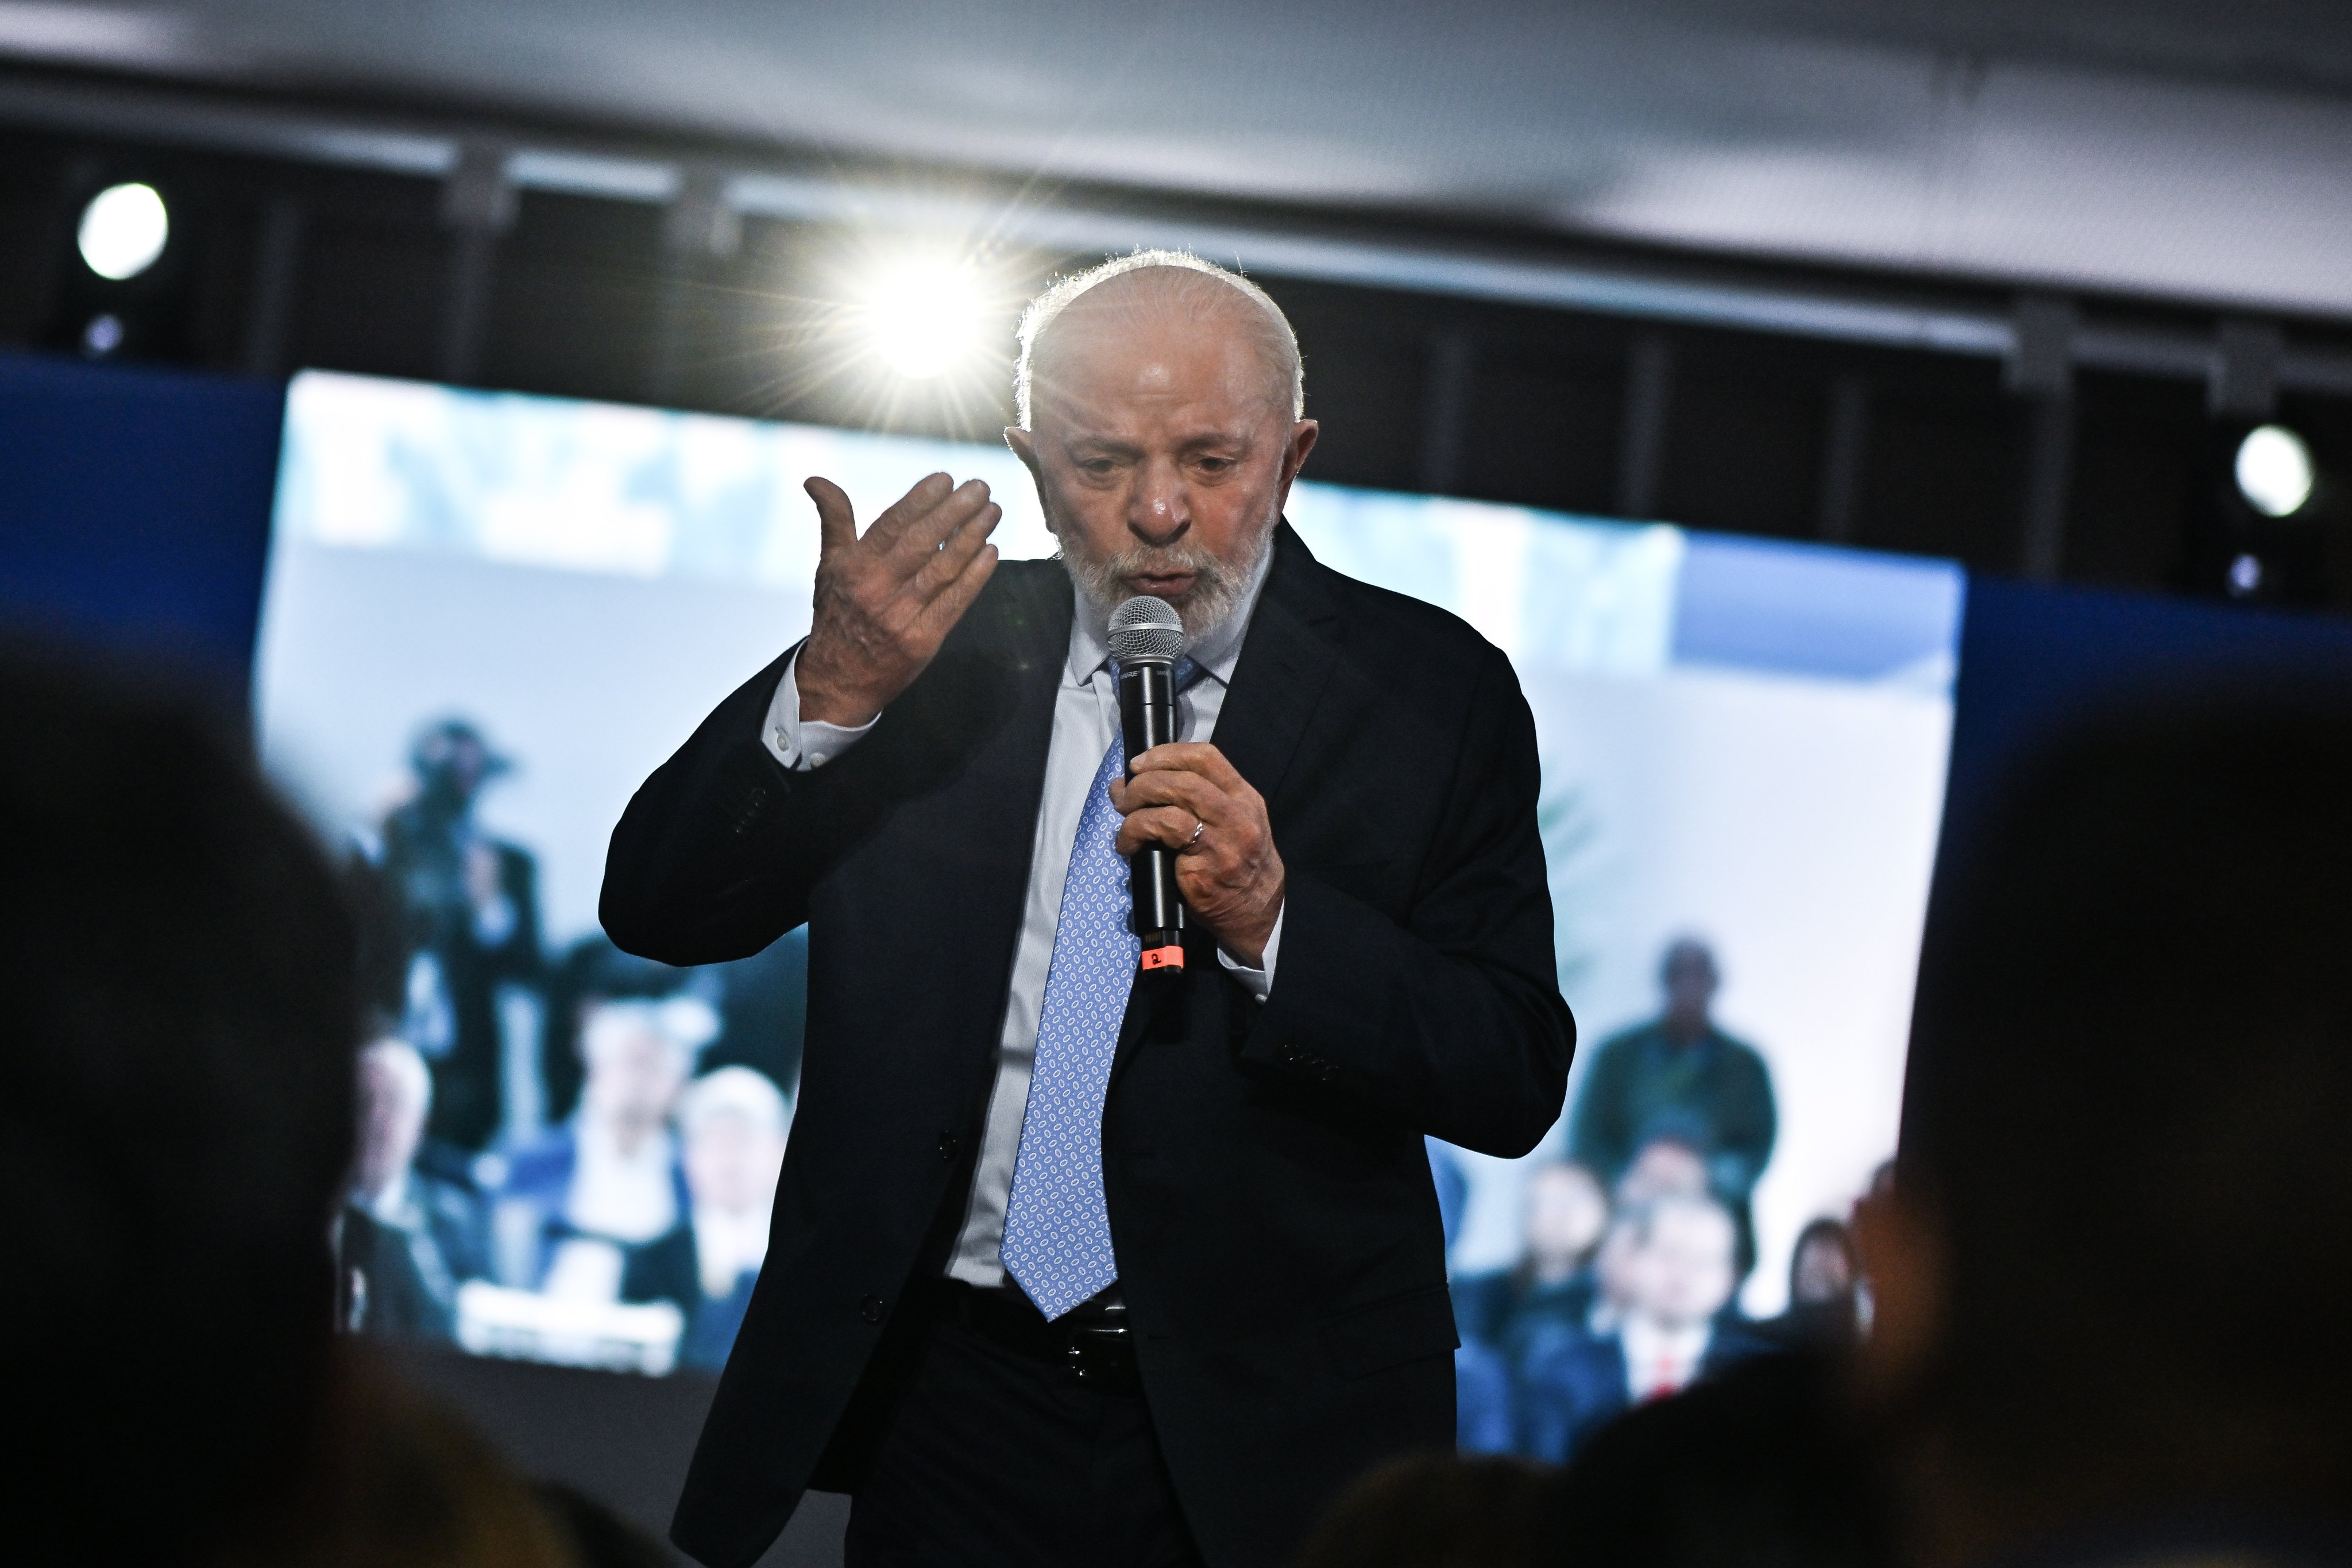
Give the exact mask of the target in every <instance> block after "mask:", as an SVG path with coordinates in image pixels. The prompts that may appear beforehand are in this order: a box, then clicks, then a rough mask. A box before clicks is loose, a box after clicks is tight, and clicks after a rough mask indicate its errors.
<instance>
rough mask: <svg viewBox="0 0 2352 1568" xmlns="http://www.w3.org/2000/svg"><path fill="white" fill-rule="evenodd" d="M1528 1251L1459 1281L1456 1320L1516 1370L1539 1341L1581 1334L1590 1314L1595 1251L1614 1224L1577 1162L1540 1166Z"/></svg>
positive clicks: (1531, 1191) (1531, 1198) (1530, 1194)
mask: <svg viewBox="0 0 2352 1568" xmlns="http://www.w3.org/2000/svg"><path fill="white" fill-rule="evenodd" d="M1525 1205H1526V1206H1525V1215H1526V1218H1525V1225H1526V1241H1527V1251H1526V1254H1525V1255H1524V1256H1523V1257H1522V1258H1520V1260H1519V1261H1518V1262H1517V1264H1516V1265H1514V1266H1513V1267H1511V1268H1501V1269H1496V1270H1495V1271H1494V1272H1492V1273H1487V1274H1473V1275H1469V1276H1466V1277H1465V1278H1463V1279H1457V1280H1455V1281H1454V1324H1455V1326H1456V1327H1457V1328H1459V1329H1460V1330H1461V1332H1462V1337H1463V1338H1464V1339H1465V1340H1475V1341H1476V1342H1479V1343H1481V1344H1484V1345H1487V1346H1490V1347H1492V1348H1493V1349H1495V1350H1496V1351H1497V1352H1500V1353H1501V1354H1502V1356H1503V1358H1504V1360H1505V1361H1506V1363H1507V1364H1508V1365H1510V1366H1512V1367H1514V1368H1516V1367H1517V1366H1518V1365H1519V1364H1520V1363H1522V1362H1523V1361H1524V1359H1525V1357H1526V1354H1527V1352H1528V1348H1529V1346H1530V1345H1531V1344H1533V1343H1535V1342H1538V1341H1542V1340H1549V1339H1552V1338H1557V1337H1560V1336H1563V1335H1567V1334H1571V1333H1580V1332H1582V1331H1583V1330H1584V1327H1585V1321H1586V1320H1587V1319H1588V1318H1589V1317H1590V1316H1591V1312H1592V1305H1593V1299H1594V1290H1595V1286H1594V1282H1593V1275H1592V1258H1593V1254H1594V1253H1595V1252H1596V1251H1597V1250H1599V1248H1600V1246H1601V1237H1602V1236H1604V1235H1605V1234H1607V1232H1608V1229H1609V1199H1608V1197H1607V1196H1606V1195H1605V1194H1603V1193H1602V1192H1601V1184H1600V1182H1599V1181H1597V1180H1595V1179H1594V1177H1593V1174H1592V1173H1591V1171H1588V1170H1586V1169H1585V1168H1584V1167H1583V1166H1581V1165H1580V1164H1577V1163H1574V1162H1573V1161H1569V1160H1560V1161H1554V1162H1551V1163H1546V1164H1542V1165H1538V1166H1537V1167H1536V1168H1535V1169H1534V1170H1533V1171H1531V1172H1529V1173H1528V1184H1527V1193H1526V1195H1525Z"/></svg>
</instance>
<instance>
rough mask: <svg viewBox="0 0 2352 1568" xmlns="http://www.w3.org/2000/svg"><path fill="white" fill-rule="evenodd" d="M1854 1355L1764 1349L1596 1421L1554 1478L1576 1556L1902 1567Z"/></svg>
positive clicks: (1675, 1566) (1676, 1562)
mask: <svg viewBox="0 0 2352 1568" xmlns="http://www.w3.org/2000/svg"><path fill="white" fill-rule="evenodd" d="M1847 1384H1848V1368H1847V1367H1846V1365H1845V1364H1844V1362H1843V1358H1842V1357H1839V1356H1836V1355H1833V1354H1832V1353H1829V1352H1822V1351H1817V1350H1809V1351H1801V1352H1790V1353H1785V1354H1776V1355H1759V1356H1751V1357H1749V1358H1748V1359H1746V1360H1743V1361H1740V1362H1738V1363H1737V1364H1735V1365H1732V1366H1730V1367H1727V1368H1726V1369H1725V1370H1724V1371H1722V1372H1721V1373H1717V1374H1715V1375H1712V1376H1710V1377H1708V1378H1706V1380H1705V1381H1703V1382H1700V1383H1697V1384H1693V1385H1692V1386H1691V1387H1690V1388H1689V1389H1687V1390H1685V1392H1684V1393H1683V1394H1681V1395H1679V1396H1678V1397H1676V1398H1673V1399H1661V1400H1656V1401H1654V1402H1652V1403H1650V1404H1648V1405H1642V1406H1640V1407H1639V1408H1637V1409H1633V1410H1631V1411H1628V1412H1626V1413H1625V1414H1624V1415H1622V1416H1620V1417H1618V1418H1617V1419H1616V1420H1615V1421H1613V1422H1612V1423H1610V1425H1609V1426H1607V1427H1605V1428H1604V1429H1602V1430H1601V1431H1600V1432H1598V1433H1596V1434H1595V1435H1594V1436H1593V1437H1592V1439H1591V1442H1589V1443H1587V1444H1586V1445H1585V1447H1583V1448H1582V1449H1581V1450H1580V1451H1579V1452H1578V1454H1577V1455H1576V1457H1575V1458H1574V1459H1573V1460H1572V1461H1571V1462H1570V1465H1569V1468H1568V1471H1567V1473H1566V1474H1565V1475H1564V1476H1562V1477H1561V1478H1560V1479H1559V1481H1558V1482H1557V1483H1556V1485H1555V1487H1554V1488H1553V1489H1552V1498H1551V1502H1552V1506H1551V1508H1550V1509H1549V1510H1548V1512H1547V1515H1546V1519H1545V1525H1546V1529H1547V1539H1546V1542H1545V1557H1544V1561H1545V1562H1546V1563H1549V1564H1556V1565H1565V1568H1587V1565H1590V1568H1899V1565H1900V1564H1901V1562H1902V1560H1901V1558H1900V1557H1899V1556H1898V1555H1897V1553H1896V1551H1895V1542H1894V1539H1893V1533H1892V1531H1891V1529H1890V1527H1889V1520H1888V1506H1887V1494H1886V1488H1885V1477H1884V1475H1883V1474H1882V1473H1881V1470H1880V1467H1879V1463H1878V1458H1877V1456H1876V1455H1875V1453H1874V1451H1873V1447H1872V1444H1871V1440H1870V1436H1869V1434H1868V1433H1867V1432H1866V1430H1864V1428H1863V1426H1861V1425H1860V1424H1859V1423H1858V1422H1856V1420H1855V1419H1854V1412H1853V1404H1852V1400H1851V1398H1850V1397H1849V1394H1848V1387H1847Z"/></svg>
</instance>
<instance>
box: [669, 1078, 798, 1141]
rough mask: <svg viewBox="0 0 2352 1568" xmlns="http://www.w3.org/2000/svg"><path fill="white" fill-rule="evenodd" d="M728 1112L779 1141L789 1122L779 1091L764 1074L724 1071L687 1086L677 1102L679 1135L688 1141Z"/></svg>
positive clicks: (781, 1094) (782, 1097)
mask: <svg viewBox="0 0 2352 1568" xmlns="http://www.w3.org/2000/svg"><path fill="white" fill-rule="evenodd" d="M729 1111H732V1112H734V1113H735V1114H736V1115H739V1116H742V1117H745V1118H748V1119H749V1120H750V1121H751V1124H752V1125H753V1126H755V1127H757V1128H759V1129H760V1130H761V1131H764V1132H772V1133H773V1134H775V1135H776V1136H777V1137H779V1138H782V1136H783V1135H784V1128H785V1125H786V1124H787V1123H788V1122H789V1121H791V1120H792V1118H791V1113H790V1112H789V1111H788V1110H786V1109H785V1107H784V1096H783V1093H782V1090H780V1089H777V1088H776V1086H775V1085H774V1084H773V1083H771V1082H770V1081H769V1080H768V1075H767V1074H766V1073H763V1072H761V1071H759V1070H758V1069H757V1068H745V1067H726V1068H716V1069H714V1070H713V1071H710V1072H707V1073H705V1074H703V1075H702V1076H701V1077H700V1078H698V1079H695V1080H694V1081H693V1082H692V1083H690V1084H688V1085H687V1086H686V1092H685V1093H684V1094H683V1095H680V1096H679V1097H678V1101H677V1128H678V1131H680V1132H682V1133H684V1134H685V1135H686V1136H687V1137H688V1138H691V1137H693V1136H694V1135H695V1133H696V1132H697V1131H698V1130H699V1129H700V1128H701V1126H702V1124H703V1123H704V1122H706V1121H709V1120H710V1119H711V1118H712V1117H714V1116H722V1115H725V1114H726V1113H728V1112H729Z"/></svg>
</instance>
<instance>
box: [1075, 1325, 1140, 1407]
mask: <svg viewBox="0 0 2352 1568" xmlns="http://www.w3.org/2000/svg"><path fill="white" fill-rule="evenodd" d="M1065 1332H1066V1334H1067V1335H1068V1338H1067V1339H1066V1340H1065V1341H1064V1342H1063V1343H1064V1346H1065V1349H1064V1351H1063V1363H1062V1364H1063V1368H1064V1370H1066V1372H1067V1373H1069V1374H1070V1381H1071V1382H1073V1383H1075V1384H1077V1385H1078V1386H1079V1387H1081V1388H1097V1389H1103V1390H1106V1391H1108V1390H1112V1389H1121V1388H1132V1387H1133V1386H1134V1384H1135V1351H1134V1344H1135V1342H1134V1340H1133V1339H1132V1338H1131V1337H1130V1336H1129V1330H1128V1329H1127V1327H1126V1325H1124V1324H1120V1325H1118V1326H1117V1327H1104V1328H1076V1327H1073V1328H1070V1329H1068V1330H1066V1331H1065Z"/></svg>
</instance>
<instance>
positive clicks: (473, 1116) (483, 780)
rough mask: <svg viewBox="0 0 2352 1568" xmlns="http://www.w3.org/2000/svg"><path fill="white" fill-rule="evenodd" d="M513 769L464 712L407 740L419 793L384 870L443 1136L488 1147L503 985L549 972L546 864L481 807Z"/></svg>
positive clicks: (404, 812)
mask: <svg viewBox="0 0 2352 1568" xmlns="http://www.w3.org/2000/svg"><path fill="white" fill-rule="evenodd" d="M512 766H513V764H512V763H509V762H508V761H507V759H505V758H504V757H501V756H499V755H498V754H497V753H496V752H492V751H491V750H490V747H489V743H488V742H487V741H485V740H484V739H483V738H482V733H481V731H479V730H477V729H476V728H475V727H474V726H473V725H471V724H468V723H467V722H466V721H464V720H462V719H446V720H443V721H440V722H438V723H436V724H434V725H432V726H430V727H429V728H427V729H426V730H425V731H424V732H423V733H422V734H420V735H418V736H417V738H416V742H415V745H414V746H413V747H412V748H411V749H410V752H409V768H410V771H411V773H413V775H414V782H415V792H414V793H413V794H412V795H410V796H409V798H408V799H407V800H406V801H404V803H403V804H401V805H398V806H396V807H394V809H393V810H392V811H391V812H390V813H388V814H387V815H386V816H385V817H384V820H383V860H382V868H381V871H382V876H383V880H384V883H385V888H386V894H387V897H388V898H389V900H391V902H392V903H393V905H394V908H395V909H396V910H398V911H399V914H398V918H399V920H400V922H401V925H402V928H403V930H402V936H403V940H404V944H405V946H406V949H407V952H408V953H409V966H408V986H407V989H408V996H407V1002H408V1016H407V1017H406V1018H404V1020H403V1025H402V1032H403V1034H404V1035H405V1036H406V1037H408V1038H409V1039H410V1040H411V1041H413V1042H414V1043H415V1044H416V1045H417V1046H418V1047H420V1048H421V1049H422V1050H423V1051H424V1052H425V1056H426V1057H427V1058H429V1059H430V1060H431V1063H432V1068H433V1083H434V1097H433V1116H432V1120H431V1121H430V1122H429V1123H428V1124H427V1126H426V1131H427V1133H428V1134H429V1135H430V1136H431V1137H433V1138H434V1139H436V1140H437V1141H439V1142H444V1143H447V1144H452V1145H455V1146H456V1147H457V1148H459V1149H463V1150H476V1149H480V1148H482V1147H483V1146H485V1145H486V1144H488V1142H489V1141H490V1140H491V1138H492V1137H493V1136H495V1135H496V1134H497V1132H498V1130H499V1122H500V1119H501V1111H502V1107H503V1102H504V1100H503V1096H502V1095H501V1094H500V1092H499V1081H500V1080H499V1065H500V1064H499V1055H500V1051H499V1044H500V1038H501V1031H500V1028H499V1004H498V988H499V985H500V984H504V983H507V982H509V981H531V980H535V979H536V978H537V977H538V974H539V970H540V951H539V891H538V887H539V872H538V866H537V863H536V862H535V861H534V860H533V859H532V858H531V856H530V851H528V850H525V849H521V848H519V847H516V846H514V845H512V844H507V843H502V842H500V841H499V840H498V839H496V838H493V837H490V836H489V835H488V833H487V832H485V831H484V830H483V828H482V826H481V825H480V824H479V822H478V820H477V819H476V816H475V806H476V805H477V803H478V801H479V800H480V798H481V794H482V790H483V788H484V786H486V785H487V784H488V783H489V782H490V781H491V780H492V779H495V778H497V777H498V776H499V775H500V774H501V773H506V772H508V771H509V769H510V768H511V767H512Z"/></svg>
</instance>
